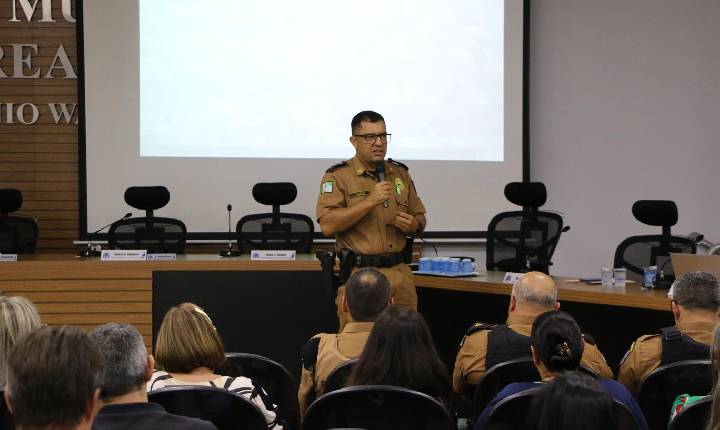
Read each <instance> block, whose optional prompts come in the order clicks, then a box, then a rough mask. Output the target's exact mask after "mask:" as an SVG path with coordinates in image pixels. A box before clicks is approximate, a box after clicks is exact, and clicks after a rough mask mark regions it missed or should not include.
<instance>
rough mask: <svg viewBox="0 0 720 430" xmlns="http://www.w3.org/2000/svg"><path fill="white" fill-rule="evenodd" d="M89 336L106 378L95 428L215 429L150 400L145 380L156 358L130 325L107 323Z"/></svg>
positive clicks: (206, 423) (104, 429)
mask: <svg viewBox="0 0 720 430" xmlns="http://www.w3.org/2000/svg"><path fill="white" fill-rule="evenodd" d="M90 337H91V338H92V339H93V340H94V341H95V345H96V346H97V348H98V350H99V351H100V354H102V356H103V359H104V360H105V377H104V379H103V383H102V386H101V390H100V396H101V398H102V400H103V408H102V409H100V413H98V415H97V417H95V423H94V424H93V429H94V430H106V429H138V430H142V429H148V430H150V429H181V430H182V429H200V430H202V429H205V430H211V429H215V428H216V427H215V425H214V424H212V423H210V422H207V421H203V420H199V419H196V418H188V417H183V416H179V415H173V414H169V413H167V412H166V411H165V409H163V407H162V406H160V405H158V404H155V403H148V396H147V391H146V389H145V383H146V382H147V381H149V380H150V377H151V376H152V373H153V369H154V367H155V360H154V359H153V357H152V356H151V355H148V354H147V350H146V349H145V344H144V342H143V338H142V336H141V335H140V333H138V331H137V330H136V329H135V327H133V326H132V325H130V324H105V325H103V326H100V327H98V328H96V329H95V330H94V331H93V332H92V333H91V334H90Z"/></svg>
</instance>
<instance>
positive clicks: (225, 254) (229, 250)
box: [219, 203, 240, 257]
mask: <svg viewBox="0 0 720 430" xmlns="http://www.w3.org/2000/svg"><path fill="white" fill-rule="evenodd" d="M227 211H228V243H227V248H226V249H225V250H223V251H220V254H219V255H220V256H221V257H237V256H238V255H240V251H233V249H232V220H231V214H232V205H231V204H229V203H228V205H227ZM238 246H239V245H238Z"/></svg>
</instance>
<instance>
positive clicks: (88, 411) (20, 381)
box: [5, 326, 103, 429]
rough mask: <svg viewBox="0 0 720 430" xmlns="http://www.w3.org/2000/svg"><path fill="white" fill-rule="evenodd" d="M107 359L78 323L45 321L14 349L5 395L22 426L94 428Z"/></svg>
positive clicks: (36, 427) (10, 360)
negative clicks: (48, 323)
mask: <svg viewBox="0 0 720 430" xmlns="http://www.w3.org/2000/svg"><path fill="white" fill-rule="evenodd" d="M102 378H103V360H102V357H101V356H100V353H99V352H98V351H97V348H95V345H94V343H93V341H92V340H91V339H90V337H88V335H86V334H85V333H83V331H82V330H80V329H79V328H77V327H70V326H57V327H41V328H39V329H37V330H35V331H33V332H31V333H29V334H27V335H26V336H24V337H23V338H22V339H20V340H19V341H18V343H17V344H15V346H14V347H13V349H12V350H11V351H10V357H9V359H8V365H7V385H5V401H6V402H7V406H8V408H9V409H10V412H11V413H12V415H13V417H14V419H15V425H16V426H17V428H20V429H90V428H91V426H92V422H93V419H94V418H95V414H97V411H98V409H100V384H101V383H102Z"/></svg>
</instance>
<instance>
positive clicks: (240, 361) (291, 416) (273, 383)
mask: <svg viewBox="0 0 720 430" xmlns="http://www.w3.org/2000/svg"><path fill="white" fill-rule="evenodd" d="M225 359H226V360H225V364H224V365H223V367H221V368H220V369H217V373H218V374H220V375H226V376H235V377H237V376H244V377H246V378H250V379H252V380H253V381H255V382H257V383H258V384H259V385H260V386H261V387H262V388H263V389H265V391H266V392H267V393H268V395H269V396H270V399H272V401H273V402H274V403H275V404H276V405H277V412H278V415H279V416H280V418H281V419H282V420H283V421H284V423H285V426H284V428H286V429H289V430H296V429H299V428H300V406H299V405H298V385H297V383H296V382H295V379H294V378H293V377H292V375H290V372H288V371H287V369H286V368H285V367H284V366H283V365H282V364H280V363H278V362H277V361H273V360H271V359H269V358H267V357H263V356H262V355H255V354H245V353H240V352H228V353H225Z"/></svg>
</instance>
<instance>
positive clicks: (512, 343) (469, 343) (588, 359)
mask: <svg viewBox="0 0 720 430" xmlns="http://www.w3.org/2000/svg"><path fill="white" fill-rule="evenodd" d="M559 308H560V303H558V301H557V286H556V285H555V281H553V279H552V278H551V277H550V276H548V275H546V274H544V273H540V272H530V273H527V274H525V275H524V276H523V277H522V278H520V279H518V281H517V282H516V283H515V285H513V288H512V293H511V295H510V304H509V306H508V318H507V322H506V324H482V323H477V324H475V325H473V326H472V327H470V329H469V330H468V331H467V333H466V334H465V337H464V338H463V340H462V343H461V344H460V349H459V350H458V354H457V357H456V359H455V370H454V371H453V387H454V388H455V391H456V392H457V393H459V394H462V393H463V392H464V391H465V390H466V389H467V388H468V387H469V386H472V385H476V384H477V383H478V381H479V380H480V379H481V378H482V376H483V375H484V374H485V371H486V370H487V369H490V368H491V367H493V366H494V365H496V364H499V363H502V362H505V361H509V360H514V359H518V358H525V357H527V358H530V356H531V355H530V327H531V326H532V323H533V321H534V320H535V318H536V317H537V316H538V315H540V314H542V313H543V312H547V311H552V310H558V309H559ZM581 365H582V366H583V367H585V368H587V369H590V370H592V371H593V372H595V373H596V374H597V375H598V376H599V377H601V378H607V379H612V378H613V373H612V370H610V367H608V365H607V363H606V362H605V357H603V355H602V353H601V352H600V351H599V350H598V349H597V347H596V346H595V345H594V342H592V340H591V339H590V338H585V348H584V353H583V356H582V361H581Z"/></svg>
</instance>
